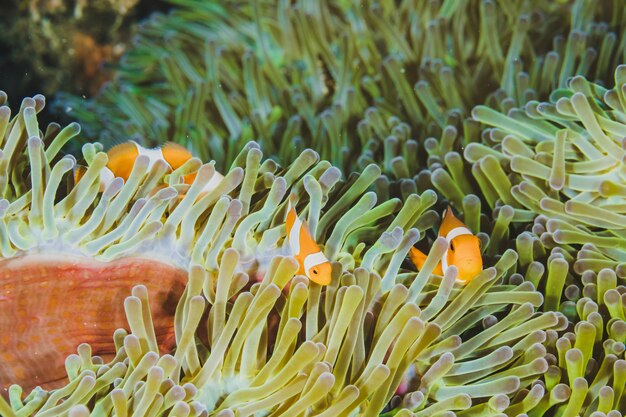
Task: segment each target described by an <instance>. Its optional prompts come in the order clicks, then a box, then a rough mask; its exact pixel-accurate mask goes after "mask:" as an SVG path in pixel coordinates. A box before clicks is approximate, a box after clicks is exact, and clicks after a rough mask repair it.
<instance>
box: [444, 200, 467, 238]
mask: <svg viewBox="0 0 626 417" xmlns="http://www.w3.org/2000/svg"><path fill="white" fill-rule="evenodd" d="M457 227H465V228H467V226H465V224H464V223H463V222H462V221H461V220H459V219H458V218H457V217H456V216H455V215H454V212H453V211H452V208H451V207H450V206H448V208H447V209H446V211H445V212H444V213H443V218H442V220H441V226H440V227H439V236H443V237H447V235H448V233H450V231H451V230H453V229H456V228H457Z"/></svg>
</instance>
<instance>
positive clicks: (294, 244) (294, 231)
mask: <svg viewBox="0 0 626 417" xmlns="http://www.w3.org/2000/svg"><path fill="white" fill-rule="evenodd" d="M290 209H291V207H290ZM301 230H302V220H300V218H299V217H298V216H296V219H295V221H294V222H293V225H292V226H291V230H290V231H289V248H290V249H291V253H293V255H294V256H297V255H299V254H300V231H301Z"/></svg>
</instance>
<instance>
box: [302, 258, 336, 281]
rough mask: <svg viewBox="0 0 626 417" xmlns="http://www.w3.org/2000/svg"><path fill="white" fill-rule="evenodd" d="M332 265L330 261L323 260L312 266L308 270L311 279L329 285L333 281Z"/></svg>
mask: <svg viewBox="0 0 626 417" xmlns="http://www.w3.org/2000/svg"><path fill="white" fill-rule="evenodd" d="M331 275H332V266H331V265H330V262H323V263H321V264H319V265H315V266H313V267H311V268H310V269H309V270H308V271H307V276H308V277H309V279H310V280H311V281H313V282H315V283H317V284H319V285H328V284H330V281H331Z"/></svg>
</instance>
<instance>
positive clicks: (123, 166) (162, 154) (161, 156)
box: [74, 140, 224, 191]
mask: <svg viewBox="0 0 626 417" xmlns="http://www.w3.org/2000/svg"><path fill="white" fill-rule="evenodd" d="M140 155H146V156H147V157H148V158H149V159H150V162H149V166H148V169H150V168H151V167H152V165H154V163H155V162H157V161H159V160H161V161H165V162H166V163H167V165H168V166H169V170H170V172H171V171H173V170H175V169H178V168H180V167H181V166H182V165H183V164H184V163H185V162H187V161H188V160H190V159H191V158H193V155H192V154H191V152H189V151H188V150H187V149H186V148H185V147H183V146H181V145H178V144H176V143H172V142H168V143H166V144H165V145H163V146H162V147H160V148H153V149H147V148H144V147H143V146H141V145H140V144H138V143H137V142H135V141H132V140H131V141H128V142H126V143H122V144H120V145H116V146H114V147H112V148H111V149H109V150H108V151H107V156H108V158H109V161H108V162H107V165H106V167H105V168H104V169H102V171H100V191H103V190H104V189H105V188H106V187H107V186H108V185H109V184H110V183H111V181H113V179H115V178H116V177H120V178H122V179H123V180H124V181H128V177H130V173H131V171H132V170H133V167H134V166H135V161H136V160H137V158H138V157H139V156H140ZM86 171H87V168H86V167H84V166H82V165H78V166H77V167H76V169H75V171H74V183H75V184H76V183H78V181H80V179H81V178H82V177H83V175H85V172H86ZM223 178H224V177H223V176H222V175H221V174H220V173H218V172H215V174H214V175H213V177H211V179H210V180H209V182H208V183H207V184H206V186H205V187H204V191H210V190H212V189H213V188H215V186H217V184H219V182H220V181H221V180H222V179H223ZM182 179H183V183H184V184H189V185H191V184H192V183H193V182H194V180H195V179H196V173H195V172H193V173H191V174H188V175H185V176H183V177H182Z"/></svg>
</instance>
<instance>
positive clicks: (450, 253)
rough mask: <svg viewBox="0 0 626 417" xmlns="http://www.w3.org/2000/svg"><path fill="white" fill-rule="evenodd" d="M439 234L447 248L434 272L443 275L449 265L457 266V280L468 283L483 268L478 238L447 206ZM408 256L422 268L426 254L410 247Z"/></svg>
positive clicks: (418, 267)
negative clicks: (446, 242) (445, 241)
mask: <svg viewBox="0 0 626 417" xmlns="http://www.w3.org/2000/svg"><path fill="white" fill-rule="evenodd" d="M439 236H442V237H444V238H445V239H446V240H447V241H448V245H449V247H448V250H447V251H446V253H445V254H444V255H443V258H442V259H441V261H440V262H439V263H438V264H437V266H436V267H435V270H434V271H433V273H434V274H437V275H443V274H444V273H445V272H446V270H447V269H448V267H449V266H451V265H454V266H456V267H457V269H458V271H459V273H458V275H457V280H458V281H460V282H463V283H468V282H469V281H471V280H472V279H474V277H476V275H478V273H479V272H480V271H482V270H483V258H482V255H481V253H480V239H478V237H476V236H475V235H474V234H473V233H472V232H471V231H470V230H469V229H468V228H467V226H465V224H463V222H461V221H460V220H459V219H457V218H456V216H455V215H454V213H452V209H451V208H450V207H448V209H447V210H446V212H445V213H444V216H443V221H442V222H441V227H440V228H439ZM409 258H410V259H411V261H412V262H413V264H415V266H416V267H417V269H422V266H423V265H424V262H426V255H425V254H424V253H423V252H421V251H420V250H418V249H416V248H411V250H410V251H409Z"/></svg>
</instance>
